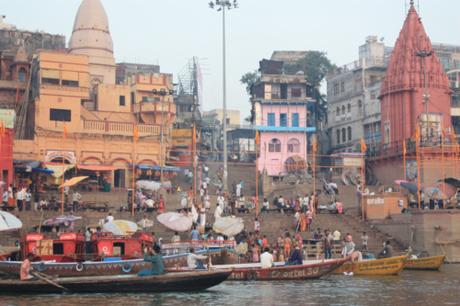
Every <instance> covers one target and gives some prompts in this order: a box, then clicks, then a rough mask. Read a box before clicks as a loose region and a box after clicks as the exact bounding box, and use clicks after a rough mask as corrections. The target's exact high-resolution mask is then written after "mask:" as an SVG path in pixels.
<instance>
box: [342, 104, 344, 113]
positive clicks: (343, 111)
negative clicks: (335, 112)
mask: <svg viewBox="0 0 460 306" xmlns="http://www.w3.org/2000/svg"><path fill="white" fill-rule="evenodd" d="M342 115H345V105H342Z"/></svg>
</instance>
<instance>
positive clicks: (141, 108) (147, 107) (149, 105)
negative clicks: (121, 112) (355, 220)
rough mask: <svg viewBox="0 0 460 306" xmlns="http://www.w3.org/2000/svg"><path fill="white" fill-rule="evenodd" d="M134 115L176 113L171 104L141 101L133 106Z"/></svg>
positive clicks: (174, 106) (174, 107)
mask: <svg viewBox="0 0 460 306" xmlns="http://www.w3.org/2000/svg"><path fill="white" fill-rule="evenodd" d="M134 112H135V113H139V112H140V113H161V112H164V113H172V114H175V113H176V105H174V103H171V102H161V101H160V102H151V101H147V102H145V101H141V102H139V103H136V104H134Z"/></svg>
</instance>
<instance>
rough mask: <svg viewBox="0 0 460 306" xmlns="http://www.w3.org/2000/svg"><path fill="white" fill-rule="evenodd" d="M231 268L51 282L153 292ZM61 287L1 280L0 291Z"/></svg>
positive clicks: (219, 275)
mask: <svg viewBox="0 0 460 306" xmlns="http://www.w3.org/2000/svg"><path fill="white" fill-rule="evenodd" d="M230 274H231V270H222V271H199V272H198V271H194V272H177V273H166V274H163V275H156V276H146V277H139V276H137V275H116V276H93V277H71V278H57V279H54V280H53V282H54V283H56V284H58V285H60V286H62V287H64V288H65V289H67V290H68V291H70V292H71V293H105V292H110V293H112V292H117V293H132V292H141V293H152V292H167V291H180V292H183V291H197V290H204V289H207V288H210V287H213V286H216V285H218V284H220V283H221V282H223V281H224V280H226V279H227V278H228V277H229V276H230ZM62 292H63V289H61V288H59V287H58V286H56V285H53V284H51V283H49V282H46V281H44V280H34V281H20V280H0V294H18V293H19V294H47V293H62Z"/></svg>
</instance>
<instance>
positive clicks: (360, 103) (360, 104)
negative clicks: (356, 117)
mask: <svg viewBox="0 0 460 306" xmlns="http://www.w3.org/2000/svg"><path fill="white" fill-rule="evenodd" d="M358 113H359V114H360V115H361V114H362V113H363V101H361V100H358Z"/></svg>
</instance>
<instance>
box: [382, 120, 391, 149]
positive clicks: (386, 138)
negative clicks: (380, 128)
mask: <svg viewBox="0 0 460 306" xmlns="http://www.w3.org/2000/svg"><path fill="white" fill-rule="evenodd" d="M384 133H385V134H384V136H383V137H384V143H385V144H387V145H388V144H390V140H391V139H390V122H385V125H384Z"/></svg>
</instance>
